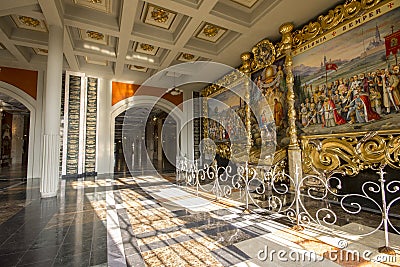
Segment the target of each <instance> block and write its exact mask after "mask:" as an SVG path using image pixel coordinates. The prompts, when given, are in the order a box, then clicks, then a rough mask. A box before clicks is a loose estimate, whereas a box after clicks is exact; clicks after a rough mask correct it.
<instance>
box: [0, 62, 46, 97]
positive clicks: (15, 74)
mask: <svg viewBox="0 0 400 267" xmlns="http://www.w3.org/2000/svg"><path fill="white" fill-rule="evenodd" d="M0 69H1V71H0V81H3V82H6V83H9V84H12V85H14V86H15V87H18V88H20V89H21V90H22V91H24V92H25V93H27V94H28V95H30V96H31V97H33V98H34V99H36V95H37V80H38V72H37V71H32V70H22V69H14V68H6V67H1V68H0Z"/></svg>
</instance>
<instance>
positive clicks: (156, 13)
mask: <svg viewBox="0 0 400 267" xmlns="http://www.w3.org/2000/svg"><path fill="white" fill-rule="evenodd" d="M151 18H152V19H154V20H155V21H156V22H158V23H165V22H167V20H168V18H169V11H167V10H165V9H163V8H161V7H154V9H153V11H151Z"/></svg>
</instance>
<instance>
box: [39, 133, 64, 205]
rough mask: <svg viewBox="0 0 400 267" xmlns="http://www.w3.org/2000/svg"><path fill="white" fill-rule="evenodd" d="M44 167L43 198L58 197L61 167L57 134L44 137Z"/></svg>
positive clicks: (41, 192) (42, 179) (42, 180)
mask: <svg viewBox="0 0 400 267" xmlns="http://www.w3.org/2000/svg"><path fill="white" fill-rule="evenodd" d="M43 137H44V138H43V165H42V178H41V181H40V195H41V197H42V198H49V197H55V196H57V191H58V183H59V178H60V175H59V165H60V161H59V159H60V137H59V135H57V134H53V135H49V134H45V135H44V136H43Z"/></svg>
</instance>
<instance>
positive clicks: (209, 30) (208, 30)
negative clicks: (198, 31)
mask: <svg viewBox="0 0 400 267" xmlns="http://www.w3.org/2000/svg"><path fill="white" fill-rule="evenodd" d="M219 30H220V28H219V27H217V26H215V25H212V24H206V26H204V28H203V33H204V35H205V36H207V37H215V36H216V35H217V34H218V32H219Z"/></svg>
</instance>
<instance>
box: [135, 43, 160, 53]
mask: <svg viewBox="0 0 400 267" xmlns="http://www.w3.org/2000/svg"><path fill="white" fill-rule="evenodd" d="M158 50H159V47H157V46H154V45H150V44H146V43H137V44H136V48H135V51H136V52H138V53H142V54H146V55H151V56H155V55H156V54H157V52H158Z"/></svg>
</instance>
